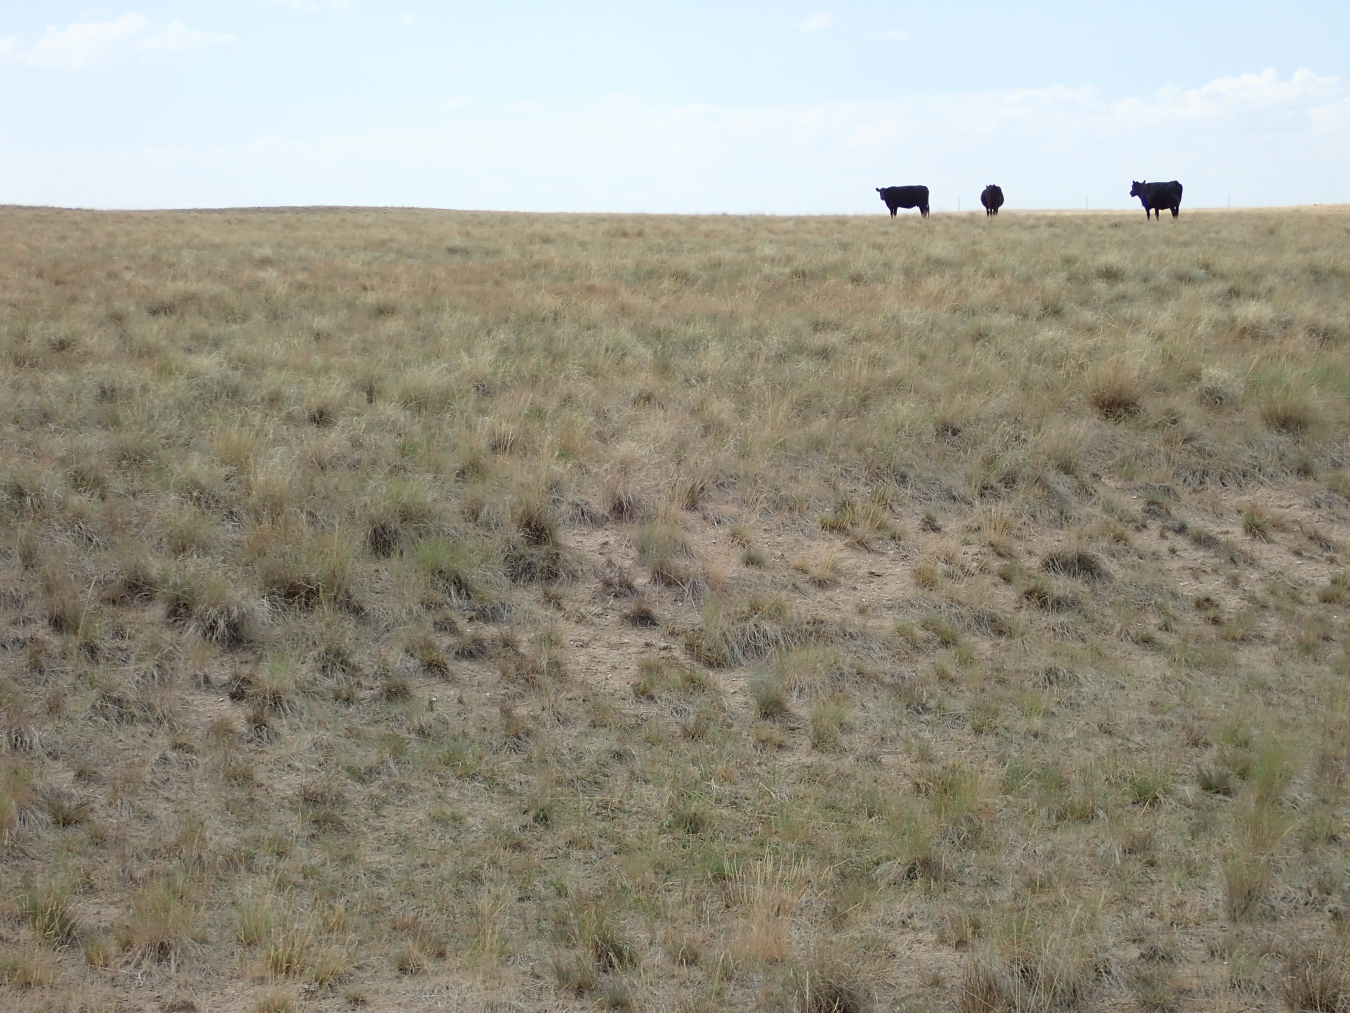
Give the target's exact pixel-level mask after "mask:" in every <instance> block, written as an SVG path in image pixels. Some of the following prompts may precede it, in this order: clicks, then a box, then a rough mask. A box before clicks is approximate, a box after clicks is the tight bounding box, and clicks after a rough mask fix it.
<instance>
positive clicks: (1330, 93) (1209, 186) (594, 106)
mask: <svg viewBox="0 0 1350 1013" xmlns="http://www.w3.org/2000/svg"><path fill="white" fill-rule="evenodd" d="M1348 42H1350V4H1345V3H1312V2H1297V0H1295V2H1289V3H1284V4H1281V5H1279V6H1278V8H1275V7H1272V5H1270V4H1269V3H1263V4H1261V5H1257V4H1255V3H1246V2H1237V3H1225V4H1221V5H1220V4H1187V3H1180V4H1171V3H1164V2H1157V3H1151V4H1122V3H1119V2H1117V3H1113V4H1105V3H1087V2H1080V3H1038V4H1015V3H1006V2H1005V3H983V2H969V3H945V4H934V3H932V2H931V0H930V2H927V3H924V4H907V3H867V2H853V3H825V4H814V3H804V4H764V3H734V2H724V3H704V2H694V3H684V4H680V5H671V4H660V5H656V4H636V3H609V2H593V3H571V4H560V3H554V4H545V3H531V2H524V0H521V2H502V3H493V4H482V3H479V4H460V3H435V4H433V3H423V2H415V0H406V2H400V3H393V4H377V3H374V2H368V0H271V2H268V0H235V2H230V3H225V2H197V3H191V4H188V3H169V2H154V3H143V2H139V0H129V5H128V6H111V7H89V6H85V5H80V4H65V3H60V2H44V3H41V4H37V3H31V2H27V3H19V2H16V0H0V203H25V204H38V203H41V204H58V205H67V206H84V207H205V206H217V207H218V206H237V205H248V206H256V205H275V204H305V205H308V204H368V205H418V206H429V207H460V208H492V209H505V210H526V211H654V212H770V213H834V212H848V213H872V214H877V213H884V210H883V209H882V207H881V204H880V201H879V200H878V199H877V197H876V193H875V189H874V188H875V187H878V186H885V185H890V184H897V183H926V184H927V185H928V186H929V187H930V188H931V190H932V194H933V203H934V207H935V208H937V209H950V208H955V207H956V206H957V201H958V200H959V201H960V202H961V206H962V207H963V208H970V207H971V206H973V205H974V204H975V202H976V200H977V197H978V193H979V190H980V188H981V187H982V186H983V185H984V184H985V183H988V182H998V183H1000V184H1002V185H1003V187H1004V190H1005V192H1006V193H1007V195H1008V203H1009V206H1010V207H1082V206H1083V205H1084V202H1085V201H1086V202H1087V203H1088V204H1090V205H1091V206H1092V207H1097V208H1106V207H1127V206H1129V205H1130V199H1129V197H1128V192H1129V185H1130V181H1131V179H1171V178H1179V179H1181V180H1182V182H1183V183H1185V185H1186V201H1185V204H1186V205H1188V206H1222V205H1224V204H1226V203H1227V202H1228V201H1229V200H1230V199H1231V201H1232V203H1233V204H1234V205H1235V206H1244V205H1269V204H1291V203H1339V202H1350V173H1347V172H1346V169H1345V166H1346V165H1347V164H1350V158H1348V157H1347V156H1350V88H1347V85H1346V84H1345V83H1344V82H1345V81H1346V80H1347V74H1348V73H1350V69H1348V68H1347V67H1346V66H1345V64H1346V62H1347V56H1346V53H1347V51H1348V50H1350V45H1347V43H1348Z"/></svg>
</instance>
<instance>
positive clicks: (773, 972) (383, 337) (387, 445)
mask: <svg viewBox="0 0 1350 1013" xmlns="http://www.w3.org/2000/svg"><path fill="white" fill-rule="evenodd" d="M1290 215H1293V216H1296V220H1295V221H1294V222H1292V223H1291V222H1290V220H1289V217H1290ZM0 220H2V221H3V223H4V226H5V228H4V230H3V235H4V237H5V239H4V242H3V244H0V261H3V271H4V277H5V279H6V292H5V299H4V301H3V305H0V383H3V385H4V393H5V398H4V406H5V407H4V410H3V411H2V412H0V427H3V434H0V571H2V572H3V580H0V883H3V884H4V885H5V887H6V889H5V890H4V891H0V893H3V896H4V903H3V904H0V1007H3V1008H5V1009H10V1008H13V1009H15V1010H27V1009H34V1010H36V1009H58V1008H60V1009H65V1008H76V1007H77V1006H79V1005H80V1004H84V1006H86V1007H88V1008H93V1007H98V1008H102V1007H103V1006H107V1007H109V1008H111V1007H113V1006H116V1005H118V1004H119V1003H121V1004H123V1005H125V1004H126V1003H128V1002H130V1003H132V1004H133V1005H135V1004H136V1003H139V1002H141V998H140V997H141V996H143V995H150V994H154V995H157V996H162V997H163V999H162V1000H157V1001H158V1002H160V1004H161V1005H164V1006H165V1008H166V1009H174V1008H176V1009H179V1010H180V1013H181V1011H185V1010H187V1009H188V1007H187V1006H174V1005H173V1003H175V1002H178V1001H179V1000H174V999H171V998H170V997H172V996H174V995H175V994H180V993H179V992H178V989H180V988H186V987H188V985H189V984H190V987H191V989H193V990H194V991H195V990H200V994H203V995H207V994H210V995H223V994H226V993H231V994H233V993H235V992H239V994H240V996H241V998H239V999H238V1000H237V1002H236V1005H238V1006H239V1007H240V1008H241V1009H243V1008H251V1009H258V1010H270V1011H280V1010H288V1009H298V1008H302V1007H306V1006H308V1005H311V1004H313V1003H316V1002H317V1003H319V1004H324V1003H327V1004H329V1005H332V1004H334V1003H343V1002H345V1003H346V1004H347V1005H348V1006H350V1007H352V1008H356V1007H359V1006H361V1005H365V1004H367V1003H368V1004H369V1005H370V1006H371V1007H372V1008H376V1007H378V1008H381V1009H384V1008H391V1009H392V1008H403V1007H413V1006H417V1005H419V1004H424V1003H425V1002H426V1001H431V999H430V997H432V996H433V994H434V999H435V1001H436V1002H440V1003H441V1004H442V1005H451V1006H455V1007H456V1008H459V1007H468V1008H477V1007H479V1006H481V1007H482V1008H488V1007H490V1006H491V1007H494V1008H495V1007H498V1006H500V1007H502V1008H517V1007H519V1008H543V1007H547V1008H554V1007H556V1008H559V1009H575V1010H583V1009H615V1010H624V1009H688V1010H712V1009H718V1010H731V1011H748V1010H754V1009H776V1010H782V1011H789V1010H791V1011H800V1013H860V1011H863V1010H873V1009H891V1008H901V1009H904V1008H915V1009H918V1008H929V1007H931V1008H934V1009H939V1008H948V1007H951V1006H953V1005H954V1006H955V1007H956V1008H957V1009H960V1010H964V1011H970V1013H975V1011H979V1013H990V1011H994V1010H1008V1011H1014V1010H1020V1011H1029V1010H1041V1011H1053V1010H1069V1009H1080V1008H1095V1007H1097V1006H1100V1007H1103V1008H1108V1007H1109V1008H1116V1007H1120V1008H1127V1007H1137V1008H1142V1009H1146V1010H1158V1011H1170V1010H1177V1009H1189V1008H1197V1009H1200V1008H1211V1007H1213V1008H1220V1007H1224V1008H1229V1007H1231V1008H1237V1007H1239V1006H1243V1007H1248V1006H1249V1007H1253V1008H1271V1007H1273V1006H1275V1005H1278V1004H1280V1003H1283V1004H1284V1005H1285V1006H1286V1007H1287V1008H1289V1009H1291V1010H1303V1009H1308V1010H1329V1009H1346V1008H1347V1005H1348V1001H1347V998H1346V996H1347V993H1348V992H1350V989H1347V985H1346V982H1347V980H1348V977H1350V976H1348V975H1347V971H1346V967H1347V961H1346V956H1345V949H1344V943H1345V939H1346V936H1347V931H1348V930H1347V926H1350V915H1347V914H1346V909H1347V898H1350V879H1347V875H1348V873H1347V870H1348V869H1350V852H1348V851H1347V848H1350V834H1347V833H1346V832H1345V829H1344V828H1345V820H1346V818H1347V814H1348V809H1347V807H1348V806H1350V795H1348V794H1347V788H1346V785H1347V781H1348V780H1350V746H1348V745H1347V742H1350V731H1348V730H1350V696H1347V693H1346V691H1345V688H1344V685H1343V683H1344V681H1345V677H1346V675H1347V673H1350V640H1347V634H1346V624H1345V615H1344V611H1345V605H1346V603H1347V601H1350V577H1348V576H1347V574H1350V561H1347V559H1346V557H1345V556H1344V555H1343V553H1344V551H1345V550H1344V548H1343V547H1344V546H1346V545H1347V544H1350V540H1348V539H1350V478H1347V473H1346V471H1345V448H1346V447H1347V446H1350V439H1347V437H1350V359H1348V358H1347V357H1348V356H1350V344H1347V343H1346V342H1345V341H1344V340H1343V338H1344V337H1345V335H1347V334H1350V321H1347V318H1346V311H1345V307H1346V306H1347V305H1350V280H1347V276H1346V272H1345V270H1344V265H1343V263H1342V260H1343V254H1342V253H1341V252H1340V251H1341V250H1342V249H1343V248H1344V239H1345V235H1344V233H1345V228H1346V226H1347V219H1346V216H1345V212H1344V211H1343V210H1341V209H1317V210H1306V211H1296V212H1283V213H1281V215H1280V216H1275V215H1268V214H1265V213H1263V212H1242V213H1240V214H1239V213H1233V214H1231V215H1230V214H1217V213H1216V214H1207V213H1195V212H1191V213H1189V214H1188V215H1183V217H1182V218H1181V219H1179V220H1178V223H1176V224H1175V227H1173V226H1172V223H1164V225H1165V226H1166V227H1165V228H1160V227H1154V228H1151V229H1148V230H1145V229H1144V228H1143V225H1142V222H1141V221H1138V220H1136V219H1134V218H1133V215H1131V216H1129V217H1128V218H1117V217H1115V216H1110V215H1100V216H1098V215H1089V216H1060V215H1020V216H1019V215H1017V214H1010V215H1005V216H1001V218H1000V219H999V221H998V226H997V231H996V232H995V231H994V230H993V229H992V228H991V226H992V223H985V221H984V220H983V219H982V218H981V219H979V220H978V222H977V221H976V220H975V219H967V218H962V217H957V216H950V217H941V216H936V217H934V218H932V219H930V220H928V221H925V222H920V221H918V220H914V221H909V220H907V221H904V222H898V221H897V222H891V221H889V220H888V219H885V218H884V217H880V216H879V217H878V219H877V220H875V221H873V220H865V219H837V218H818V219H776V218H756V219H721V218H707V219H701V218H674V217H672V218H657V217H609V216H591V217H573V216H529V215H519V216H505V215H500V216H499V215H486V214H466V213H429V212H428V213H421V212H411V211H380V212H375V211H371V212H362V211H331V212H330V211H304V212H301V211H271V212H220V213H184V214H146V215H136V214H85V213H74V212H58V211H52V210H41V209H30V210H21V209H0ZM1135 225H1138V227H1134V226H1135ZM241 989H242V991H241ZM133 991H134V994H132V993H133ZM182 1001H183V1002H190V1000H186V999H185V1000H182ZM198 1002H200V1000H198Z"/></svg>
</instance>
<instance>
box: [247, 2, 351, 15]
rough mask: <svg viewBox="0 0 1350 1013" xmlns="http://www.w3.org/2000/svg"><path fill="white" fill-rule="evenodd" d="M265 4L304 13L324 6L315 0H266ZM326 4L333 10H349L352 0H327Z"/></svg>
mask: <svg viewBox="0 0 1350 1013" xmlns="http://www.w3.org/2000/svg"><path fill="white" fill-rule="evenodd" d="M267 6H269V7H289V8H290V9H291V10H293V11H303V12H304V13H306V14H313V13H315V12H316V11H318V10H321V9H322V8H323V7H324V5H323V4H320V3H316V2H315V0H267ZM327 6H328V7H329V8H330V9H331V10H335V11H349V10H351V9H352V0H328V4H327Z"/></svg>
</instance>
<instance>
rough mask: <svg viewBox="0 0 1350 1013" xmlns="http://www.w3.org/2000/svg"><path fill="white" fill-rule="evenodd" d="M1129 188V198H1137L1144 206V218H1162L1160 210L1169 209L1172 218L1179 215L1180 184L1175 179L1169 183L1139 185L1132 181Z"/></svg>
mask: <svg viewBox="0 0 1350 1013" xmlns="http://www.w3.org/2000/svg"><path fill="white" fill-rule="evenodd" d="M1133 182H1134V186H1132V187H1130V196H1131V197H1138V198H1139V200H1140V202H1141V203H1142V204H1143V205H1144V217H1145V218H1148V217H1150V214H1149V213H1150V212H1152V216H1153V217H1157V218H1162V209H1163V208H1170V209H1171V211H1172V217H1173V218H1175V217H1176V216H1177V215H1179V214H1181V184H1180V183H1178V182H1177V181H1176V180H1175V179H1174V180H1172V182H1170V183H1141V182H1139V181H1138V180H1134V181H1133Z"/></svg>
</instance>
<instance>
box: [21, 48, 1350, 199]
mask: <svg viewBox="0 0 1350 1013" xmlns="http://www.w3.org/2000/svg"><path fill="white" fill-rule="evenodd" d="M1248 78H1254V79H1256V81H1258V82H1260V83H1257V84H1252V83H1251V82H1250V81H1248V83H1247V84H1242V85H1233V84H1232V83H1231V82H1235V81H1236V82H1241V81H1243V80H1245V79H1248ZM1194 91H1195V92H1197V93H1199V94H1200V95H1202V96H1208V98H1207V99H1205V102H1204V103H1201V105H1200V111H1199V112H1194V111H1192V112H1189V113H1188V114H1187V116H1186V117H1184V118H1176V117H1174V116H1172V113H1171V112H1170V110H1173V109H1174V108H1175V107H1177V106H1178V105H1180V106H1182V107H1183V108H1186V109H1188V110H1189V109H1192V108H1193V106H1194V105H1195V103H1194V102H1193V101H1192V100H1190V99H1186V98H1185V96H1186V95H1187V92H1177V93H1174V92H1173V91H1172V90H1169V89H1163V90H1161V91H1160V92H1157V93H1155V94H1154V95H1152V96H1150V97H1147V98H1141V99H1138V100H1135V101H1133V102H1130V103H1112V102H1110V101H1108V100H1107V99H1105V98H1104V97H1103V96H1102V95H1101V93H1100V92H1099V91H1098V90H1097V89H1095V88H1092V87H1078V88H1072V87H1064V86H1056V87H1050V88H1043V89H1026V90H1019V91H1004V92H988V93H948V94H939V95H923V96H912V97H908V98H899V99H888V100H873V101H843V102H821V103H795V104H794V103H782V104H773V105H752V106H710V105H688V106H657V105H652V104H649V103H643V102H641V101H640V100H637V99H635V98H633V97H632V96H608V97H606V98H603V99H599V100H597V101H595V102H592V103H589V104H586V105H582V106H574V107H570V108H560V107H556V106H554V107H543V106H539V105H538V104H535V103H515V104H513V107H512V108H510V109H509V110H507V109H503V108H501V107H489V106H487V105H486V104H484V103H477V104H475V105H474V106H473V108H472V109H471V110H470V111H469V112H468V113H466V114H464V115H460V116H454V117H445V118H444V119H441V120H437V121H435V122H431V123H427V124H425V125H422V126H417V127H408V128H391V129H384V130H370V131H364V132H356V133H347V134H335V135H329V136H327V137H319V138H302V137H299V136H282V137H270V138H266V139H259V140H256V141H252V142H249V143H243V144H238V145H234V146H225V145H222V146H219V147H213V148H178V149H175V148H172V147H168V146H162V147H156V148H148V147H147V148H143V149H136V150H120V151H107V152H102V153H100V152H97V151H93V152H87V153H83V154H82V157H81V158H79V159H71V158H70V157H69V152H68V151H64V150H63V151H56V150H53V151H51V152H49V153H45V154H44V153H41V152H35V151H32V150H25V151H23V152H22V153H21V154H20V155H18V156H16V160H15V161H14V162H13V164H10V163H5V164H3V165H0V186H3V188H4V191H5V192H6V193H7V194H11V195H12V196H11V197H9V198H7V199H11V200H21V201H23V202H26V203H56V204H83V205H92V206H122V207H126V206H138V205H139V206H159V207H162V206H166V205H167V206H209V205H217V206H219V205H222V204H225V205H229V204H243V205H261V204H316V203H329V204H400V205H422V206H431V207H460V208H510V209H515V210H538V211H562V210H571V211H662V212H698V211H732V212H745V211H752V212H753V211H769V212H783V213H820V212H861V213H879V214H884V211H883V210H882V209H881V205H880V203H879V201H878V200H877V197H876V192H875V190H874V188H875V187H878V186H887V185H891V184H903V183H925V184H927V185H929V186H930V188H931V189H932V193H933V202H934V208H935V209H937V210H939V211H941V210H946V209H953V208H955V206H956V201H957V199H958V198H962V199H963V206H965V207H970V206H972V205H973V203H974V202H975V200H976V199H977V196H978V194H979V192H980V189H981V188H983V187H984V185H985V184H987V183H990V182H997V183H999V184H1001V185H1002V186H1003V188H1004V192H1005V193H1006V194H1007V195H1008V206H1009V207H1010V208H1027V207H1079V208H1081V207H1082V206H1083V200H1084V197H1085V196H1086V197H1088V198H1090V203H1091V206H1092V207H1093V208H1108V207H1118V208H1121V207H1126V206H1129V197H1128V193H1129V187H1130V181H1131V180H1132V179H1173V178H1176V179H1180V180H1182V181H1183V182H1184V183H1185V186H1186V198H1187V200H1186V205H1185V207H1184V208H1183V211H1185V210H1186V208H1193V207H1197V206H1205V205H1207V204H1208V205H1213V206H1222V205H1223V204H1224V203H1225V202H1226V198H1227V195H1228V194H1229V193H1231V194H1232V197H1233V203H1234V204H1235V205H1241V204H1256V203H1270V202H1271V201H1274V200H1278V201H1279V202H1281V203H1312V202H1314V201H1321V202H1331V201H1350V178H1347V177H1346V175H1345V173H1344V169H1343V166H1344V165H1345V164H1346V162H1347V161H1350V95H1347V94H1346V90H1345V89H1343V88H1342V87H1341V86H1340V84H1339V83H1338V82H1336V81H1335V80H1334V79H1331V78H1319V77H1317V75H1314V74H1310V73H1307V72H1303V73H1300V74H1295V75H1294V76H1293V77H1292V78H1286V79H1284V80H1280V79H1279V78H1278V77H1273V78H1267V77H1266V76H1265V75H1243V76H1240V77H1235V78H1222V79H1219V80H1218V81H1215V82H1210V84H1208V85H1205V86H1203V87H1201V88H1198V89H1194ZM448 101H453V100H448ZM1233 102H1238V103H1240V104H1244V105H1242V108H1243V109H1245V110H1247V111H1246V112H1244V113H1243V114H1241V115H1234V114H1233V113H1232V111H1231V109H1230V104H1231V103H1233ZM1205 103H1208V104H1207V105H1206V104H1205ZM1253 107H1255V108H1257V109H1258V110H1259V111H1258V112H1255V113H1253V112H1251V111H1250V110H1251V109H1252V108H1253ZM1169 116H1171V117H1172V118H1170V119H1169V118H1168V117H1169ZM1137 208H1138V205H1137V204H1136V205H1135V209H1136V210H1137Z"/></svg>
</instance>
